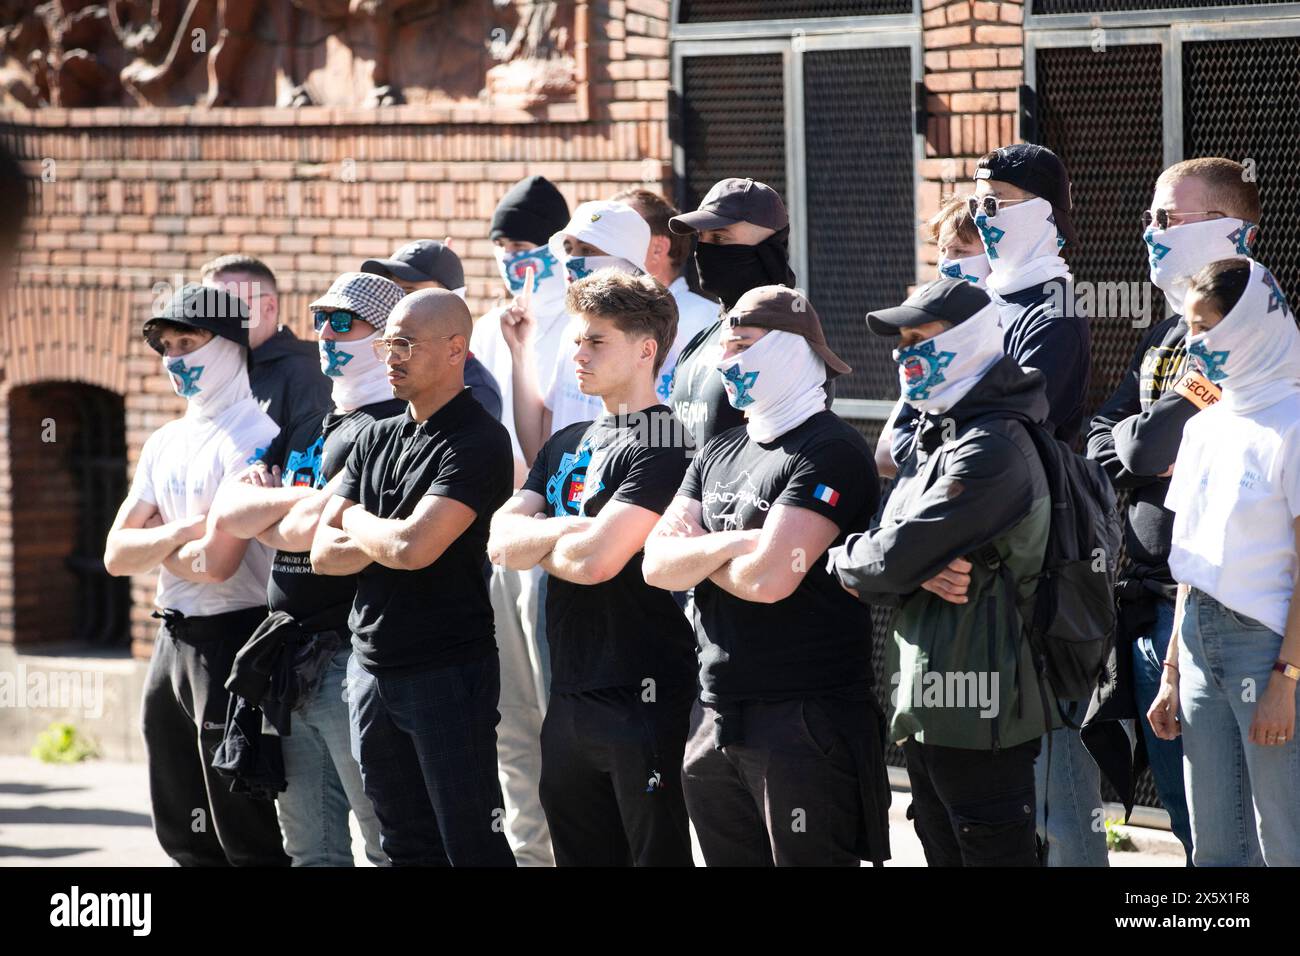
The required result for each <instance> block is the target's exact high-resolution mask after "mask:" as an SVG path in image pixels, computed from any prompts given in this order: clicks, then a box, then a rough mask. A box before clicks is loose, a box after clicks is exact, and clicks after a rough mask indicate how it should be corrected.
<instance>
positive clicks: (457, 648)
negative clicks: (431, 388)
mask: <svg viewBox="0 0 1300 956" xmlns="http://www.w3.org/2000/svg"><path fill="white" fill-rule="evenodd" d="M513 484H514V455H513V453H512V452H511V449H510V436H509V434H508V433H507V432H506V430H505V428H504V427H503V426H502V425H501V423H500V422H498V421H497V420H496V419H494V418H493V417H492V416H491V415H490V414H489V413H488V412H487V410H485V409H484V408H483V406H482V405H480V404H479V403H478V402H477V401H475V400H474V398H473V397H472V396H471V395H470V391H469V389H464V390H463V391H462V392H461V393H460V394H459V395H457V396H456V397H455V398H453V399H452V400H451V401H450V402H448V403H447V404H446V405H444V406H443V407H442V408H440V409H438V411H436V412H435V413H434V414H433V415H432V416H431V417H430V418H429V419H428V420H427V421H425V422H423V423H419V422H415V421H413V420H412V419H411V416H410V413H409V411H408V412H406V413H403V414H401V415H398V416H397V417H395V418H386V419H383V420H382V421H377V422H375V423H373V424H372V425H370V427H369V428H367V429H366V430H365V431H364V432H362V433H361V434H360V435H359V436H357V441H356V445H355V447H354V448H353V449H352V454H351V455H349V456H348V463H347V467H346V469H345V470H344V472H343V480H342V482H341V483H340V484H339V488H338V494H340V495H342V496H343V497H344V498H349V499H351V500H352V501H356V502H359V503H360V504H361V506H362V507H363V508H365V509H366V510H367V511H369V512H370V513H371V514H373V515H377V516H378V517H380V518H406V517H409V516H410V515H411V513H412V512H413V511H414V510H415V507H416V505H418V504H419V502H420V499H421V498H423V497H424V496H425V495H438V496H439V497H443V498H451V499H454V500H456V501H459V502H461V503H462V504H464V505H467V506H468V507H470V508H472V509H474V511H475V513H476V517H475V519H474V523H473V524H471V525H470V527H469V529H468V530H466V531H465V533H464V534H462V535H461V536H460V537H458V538H457V539H456V540H455V541H453V542H452V543H451V544H450V545H448V546H447V550H445V551H444V552H443V553H442V555H441V556H440V557H439V558H438V560H436V561H434V562H433V563H432V564H431V565H429V566H428V567H426V568H420V569H419V570H417V571H399V570H396V569H394V568H387V567H384V566H383V565H382V564H380V563H379V562H377V561H376V562H372V563H371V564H369V565H367V566H366V567H365V568H363V569H362V571H361V573H360V574H358V575H357V593H356V599H355V600H354V601H353V603H352V614H351V616H350V617H349V619H348V626H349V627H350V628H351V629H352V646H353V648H354V649H355V650H356V652H357V657H358V658H359V659H360V661H361V663H362V664H363V665H365V667H367V668H368V669H370V670H372V671H383V672H387V673H396V672H400V671H403V670H408V669H412V668H417V667H419V668H423V667H444V666H448V665H451V664H462V663H467V662H469V661H473V660H478V659H480V658H483V657H486V656H488V655H490V654H494V653H496V641H495V637H494V635H495V632H494V629H493V621H492V605H491V603H490V602H489V600H488V589H487V580H486V578H485V577H484V575H483V568H484V564H485V562H486V561H487V539H488V525H489V524H490V523H491V520H492V513H493V512H494V511H496V510H497V508H499V507H501V505H503V504H504V503H505V502H506V499H507V498H509V497H510V492H511V486H512V485H513Z"/></svg>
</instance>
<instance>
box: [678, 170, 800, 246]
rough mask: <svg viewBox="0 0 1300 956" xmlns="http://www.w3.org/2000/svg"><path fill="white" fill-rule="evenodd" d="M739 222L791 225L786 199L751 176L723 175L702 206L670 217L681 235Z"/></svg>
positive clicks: (761, 224) (779, 226)
mask: <svg viewBox="0 0 1300 956" xmlns="http://www.w3.org/2000/svg"><path fill="white" fill-rule="evenodd" d="M738 222H752V223H753V224H754V225H756V226H765V227H767V228H768V229H774V230H776V231H777V232H780V231H781V230H782V229H784V228H785V227H786V226H788V225H790V217H789V216H788V215H786V211H785V203H783V202H781V197H780V196H778V195H777V194H776V190H775V189H773V188H772V187H771V186H768V185H766V184H764V183H759V182H755V181H754V180H752V179H724V180H722V181H721V182H717V183H714V184H713V188H712V189H710V190H709V192H708V194H707V195H706V196H705V197H704V198H703V199H702V200H700V208H699V209H696V210H695V211H694V212H684V213H682V214H681V215H680V216H673V218H671V219H669V220H668V228H669V229H671V230H672V231H673V232H675V233H677V234H678V235H680V236H685V235H689V234H690V233H692V232H699V231H701V230H703V229H725V228H726V227H727V226H734V225H735V224H736V223H738Z"/></svg>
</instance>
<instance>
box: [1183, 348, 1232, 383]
mask: <svg viewBox="0 0 1300 956" xmlns="http://www.w3.org/2000/svg"><path fill="white" fill-rule="evenodd" d="M1187 356H1188V363H1189V364H1190V365H1191V366H1192V368H1194V369H1197V370H1198V371H1200V372H1201V374H1203V375H1204V376H1205V377H1206V378H1208V379H1209V380H1210V381H1211V382H1221V381H1223V380H1224V379H1225V378H1227V377H1228V373H1227V372H1225V371H1224V370H1223V363H1224V362H1226V361H1228V353H1227V351H1226V350H1225V351H1222V352H1210V351H1207V350H1206V348H1205V343H1204V342H1194V343H1193V344H1191V345H1189V346H1188V347H1187Z"/></svg>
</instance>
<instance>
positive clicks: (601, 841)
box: [538, 687, 694, 866]
mask: <svg viewBox="0 0 1300 956" xmlns="http://www.w3.org/2000/svg"><path fill="white" fill-rule="evenodd" d="M693 692H694V688H693V687H692V688H689V689H688V690H687V691H686V692H684V693H678V694H674V695H672V696H671V697H670V698H669V699H664V698H663V697H662V696H661V697H660V698H659V699H657V700H655V701H645V700H643V699H642V696H641V689H640V688H639V687H632V688H615V689H611V690H600V691H588V692H584V693H578V694H565V693H553V694H551V700H550V703H549V704H548V705H547V710H546V719H545V720H544V721H543V722H542V776H541V782H540V785H539V787H538V791H539V796H540V797H541V801H542V810H543V811H544V812H545V813H546V824H547V826H548V827H549V828H550V831H551V847H552V848H553V850H554V851H555V865H556V866H691V865H693V863H692V860H691V835H690V829H689V824H688V822H687V816H686V803H685V801H684V799H683V798H682V779H681V773H682V751H683V750H684V749H685V747H686V733H687V721H688V720H689V718H690V708H691V698H692V694H693Z"/></svg>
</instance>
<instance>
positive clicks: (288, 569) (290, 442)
mask: <svg viewBox="0 0 1300 956" xmlns="http://www.w3.org/2000/svg"><path fill="white" fill-rule="evenodd" d="M405 410H406V402H403V401H400V400H399V399H396V398H394V399H390V400H389V401H386V402H375V403H374V404H373V405H365V406H362V407H361V408H358V409H355V410H354V411H351V412H330V413H329V414H326V415H324V416H323V417H322V418H314V419H313V418H307V419H304V420H303V421H302V422H300V423H298V425H296V426H295V427H294V428H292V429H286V430H283V431H281V432H280V434H279V435H277V436H276V438H275V440H274V441H273V442H272V443H271V447H270V448H269V449H268V450H267V452H266V454H265V455H264V456H263V458H262V461H263V462H265V463H266V465H267V466H268V467H269V466H272V465H279V466H280V478H281V481H282V482H283V484H284V485H286V486H293V487H310V488H324V487H325V486H326V485H327V484H329V482H330V479H332V478H333V477H334V476H335V475H336V474H338V472H339V471H341V470H342V468H343V466H344V465H345V464H347V460H348V455H349V454H351V452H352V446H353V445H354V444H355V443H356V440H357V436H358V435H360V434H361V432H362V431H364V430H365V429H366V428H368V427H369V426H370V423H371V422H374V421H377V420H380V419H384V418H390V417H392V416H393V415H400V414H402V412H404V411H405ZM355 591H356V576H355V575H351V574H349V575H323V574H316V573H315V572H313V571H312V569H311V552H310V551H283V550H280V551H276V552H275V557H274V558H273V559H272V562H271V577H270V580H269V581H267V586H266V595H267V603H268V605H269V606H270V608H271V610H273V611H286V612H288V613H289V614H292V615H293V616H294V618H295V619H296V620H298V621H306V622H310V625H311V627H312V628H313V629H315V630H321V631H325V630H337V631H341V632H346V631H347V626H348V613H349V612H350V611H351V610H352V596H353V594H354V593H355Z"/></svg>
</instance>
